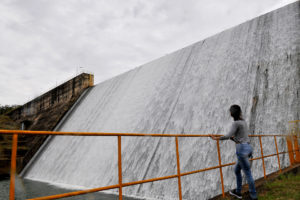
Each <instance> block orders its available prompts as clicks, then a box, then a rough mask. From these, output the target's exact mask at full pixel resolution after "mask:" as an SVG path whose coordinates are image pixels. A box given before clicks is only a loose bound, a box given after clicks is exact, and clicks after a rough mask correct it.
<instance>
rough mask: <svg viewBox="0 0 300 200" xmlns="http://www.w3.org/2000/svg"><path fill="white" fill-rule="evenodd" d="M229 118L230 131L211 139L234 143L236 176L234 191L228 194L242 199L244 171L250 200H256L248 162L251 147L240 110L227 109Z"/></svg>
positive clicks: (246, 127)
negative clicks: (230, 121) (230, 123)
mask: <svg viewBox="0 0 300 200" xmlns="http://www.w3.org/2000/svg"><path fill="white" fill-rule="evenodd" d="M229 111H230V115H231V117H233V119H234V122H233V123H232V126H231V128H230V131H229V133H228V134H227V135H225V136H214V135H212V136H211V138H212V139H214V140H228V139H231V140H233V141H234V142H235V143H236V155H237V162H236V165H235V168H234V172H235V175H236V189H235V190H232V191H229V194H231V195H233V196H235V197H237V198H239V199H242V194H241V191H242V174H241V170H243V171H244V173H245V175H246V179H247V182H248V184H249V192H250V197H251V199H257V194H256V190H255V184H254V180H253V177H252V174H251V167H250V162H249V157H250V155H251V154H252V147H251V145H250V140H249V137H248V134H249V131H248V126H247V123H246V122H245V120H244V119H243V118H242V110H241V108H240V106H238V105H232V106H231V107H230V109H229Z"/></svg>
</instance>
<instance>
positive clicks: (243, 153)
mask: <svg viewBox="0 0 300 200" xmlns="http://www.w3.org/2000/svg"><path fill="white" fill-rule="evenodd" d="M251 154H252V147H251V146H250V144H248V143H243V144H237V145H236V155H237V158H238V161H237V163H236V165H235V168H234V173H235V175H236V191H237V192H239V193H241V191H242V173H241V170H243V172H244V173H245V175H246V179H247V183H248V185H249V192H250V196H251V198H257V194H256V190H255V185H254V180H253V177H252V174H251V167H250V162H249V156H250V155H251Z"/></svg>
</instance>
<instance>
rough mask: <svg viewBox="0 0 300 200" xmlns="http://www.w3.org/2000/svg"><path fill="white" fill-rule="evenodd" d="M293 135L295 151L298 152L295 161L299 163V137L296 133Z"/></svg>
mask: <svg viewBox="0 0 300 200" xmlns="http://www.w3.org/2000/svg"><path fill="white" fill-rule="evenodd" d="M293 137H294V152H295V154H296V158H295V161H296V163H299V162H300V151H299V144H298V138H297V136H296V135H294V136H293Z"/></svg>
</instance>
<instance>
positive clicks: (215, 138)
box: [210, 135, 221, 140]
mask: <svg viewBox="0 0 300 200" xmlns="http://www.w3.org/2000/svg"><path fill="white" fill-rule="evenodd" d="M210 137H211V139H213V140H219V139H220V137H221V136H215V135H210Z"/></svg>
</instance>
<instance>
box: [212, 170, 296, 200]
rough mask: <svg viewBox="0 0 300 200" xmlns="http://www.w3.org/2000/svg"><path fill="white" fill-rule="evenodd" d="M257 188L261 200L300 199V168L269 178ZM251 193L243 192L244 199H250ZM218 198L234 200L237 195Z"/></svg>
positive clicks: (219, 199)
mask: <svg viewBox="0 0 300 200" xmlns="http://www.w3.org/2000/svg"><path fill="white" fill-rule="evenodd" d="M256 189H257V193H258V199H259V200H300V170H299V169H297V170H296V173H294V172H292V171H291V172H287V173H285V174H281V175H280V176H279V177H277V178H276V179H275V180H269V181H267V182H266V183H265V184H263V185H262V186H259V187H258V188H256ZM249 198H250V197H249V193H248V194H243V199H245V200H247V199H249ZM217 199H218V200H221V199H222V200H232V199H237V198H235V197H232V196H230V195H229V194H226V197H225V198H222V197H221V196H220V197H219V198H217Z"/></svg>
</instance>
